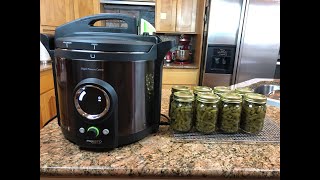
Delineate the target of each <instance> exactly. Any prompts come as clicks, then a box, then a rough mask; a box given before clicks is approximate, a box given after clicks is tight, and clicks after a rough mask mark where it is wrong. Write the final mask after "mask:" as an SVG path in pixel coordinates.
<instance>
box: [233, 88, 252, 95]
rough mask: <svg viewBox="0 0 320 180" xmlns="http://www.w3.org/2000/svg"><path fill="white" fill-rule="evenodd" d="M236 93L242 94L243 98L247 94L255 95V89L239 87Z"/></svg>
mask: <svg viewBox="0 0 320 180" xmlns="http://www.w3.org/2000/svg"><path fill="white" fill-rule="evenodd" d="M235 92H236V93H238V94H240V95H241V96H242V97H244V95H245V94H247V93H253V89H251V88H249V87H239V88H236V89H235Z"/></svg>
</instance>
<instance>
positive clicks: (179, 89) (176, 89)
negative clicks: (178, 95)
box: [171, 85, 190, 92]
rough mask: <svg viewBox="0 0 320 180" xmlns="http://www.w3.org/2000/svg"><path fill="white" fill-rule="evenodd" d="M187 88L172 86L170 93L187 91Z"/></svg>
mask: <svg viewBox="0 0 320 180" xmlns="http://www.w3.org/2000/svg"><path fill="white" fill-rule="evenodd" d="M189 90H190V89H189V87H187V86H182V85H175V86H172V88H171V91H172V92H177V91H189Z"/></svg>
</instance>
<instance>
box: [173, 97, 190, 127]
mask: <svg viewBox="0 0 320 180" xmlns="http://www.w3.org/2000/svg"><path fill="white" fill-rule="evenodd" d="M193 102H194V95H193V93H191V92H188V91H179V92H175V93H174V98H173V101H172V102H171V118H170V127H171V129H173V130H174V131H175V132H179V133H183V132H189V131H190V130H191V129H192V126H193V113H194V108H193Z"/></svg>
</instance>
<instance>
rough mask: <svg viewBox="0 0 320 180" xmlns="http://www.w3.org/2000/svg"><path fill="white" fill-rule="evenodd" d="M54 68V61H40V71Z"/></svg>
mask: <svg viewBox="0 0 320 180" xmlns="http://www.w3.org/2000/svg"><path fill="white" fill-rule="evenodd" d="M49 69H52V63H50V62H49V63H41V62H40V72H42V71H46V70H49Z"/></svg>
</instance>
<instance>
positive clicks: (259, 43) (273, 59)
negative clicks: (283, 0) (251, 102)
mask: <svg viewBox="0 0 320 180" xmlns="http://www.w3.org/2000/svg"><path fill="white" fill-rule="evenodd" d="M246 9H247V11H246V15H245V19H244V29H243V32H242V35H241V36H242V37H241V46H238V48H239V56H238V57H236V61H238V63H237V65H238V66H237V68H236V72H234V74H235V77H234V79H233V83H234V84H236V83H240V82H243V81H246V80H249V79H253V78H273V76H274V72H275V68H276V63H277V59H278V53H279V48H280V1H275V0H265V1H261V0H250V1H247V4H246ZM237 58H238V59H237Z"/></svg>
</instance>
